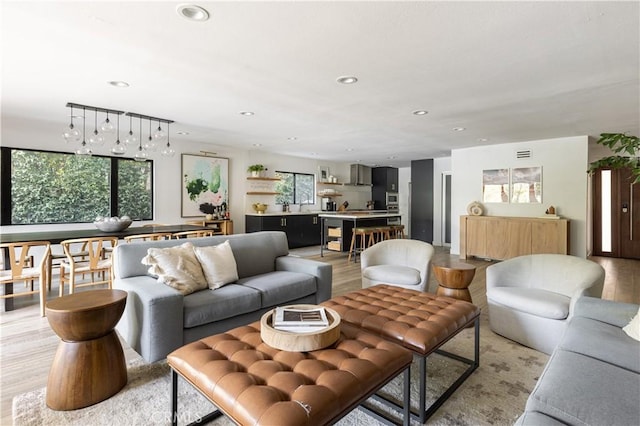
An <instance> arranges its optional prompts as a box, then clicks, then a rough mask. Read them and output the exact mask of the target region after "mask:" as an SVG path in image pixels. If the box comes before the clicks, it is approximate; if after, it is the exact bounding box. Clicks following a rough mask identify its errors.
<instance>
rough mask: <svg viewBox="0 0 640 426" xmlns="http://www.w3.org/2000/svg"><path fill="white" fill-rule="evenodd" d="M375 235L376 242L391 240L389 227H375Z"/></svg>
mask: <svg viewBox="0 0 640 426" xmlns="http://www.w3.org/2000/svg"><path fill="white" fill-rule="evenodd" d="M376 233H377V234H378V238H377V241H378V242H380V241H384V240H390V239H391V226H377V227H376Z"/></svg>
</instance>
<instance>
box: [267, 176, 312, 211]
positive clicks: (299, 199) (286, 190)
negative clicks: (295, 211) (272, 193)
mask: <svg viewBox="0 0 640 426" xmlns="http://www.w3.org/2000/svg"><path fill="white" fill-rule="evenodd" d="M276 176H277V177H279V178H280V181H278V182H277V183H276V185H275V190H276V192H279V194H278V195H276V204H284V203H289V204H314V202H315V192H316V182H315V176H314V175H312V174H308V173H292V172H280V171H276Z"/></svg>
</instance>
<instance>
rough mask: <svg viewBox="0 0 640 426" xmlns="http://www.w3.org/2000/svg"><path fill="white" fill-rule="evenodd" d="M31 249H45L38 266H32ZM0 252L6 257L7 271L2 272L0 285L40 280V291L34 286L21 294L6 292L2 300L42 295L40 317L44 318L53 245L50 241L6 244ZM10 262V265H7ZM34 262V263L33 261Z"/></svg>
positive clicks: (1, 245)
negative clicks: (48, 267) (48, 269)
mask: <svg viewBox="0 0 640 426" xmlns="http://www.w3.org/2000/svg"><path fill="white" fill-rule="evenodd" d="M31 249H40V250H42V249H44V252H43V253H42V258H41V260H40V262H39V263H38V265H37V266H30V265H32V263H30V258H31V256H33V252H31V253H30V250H31ZM0 251H1V252H2V256H3V257H4V259H6V260H5V264H4V265H3V266H4V267H5V268H6V269H3V270H0V284H2V285H5V286H6V285H7V284H13V283H15V282H20V281H24V282H25V283H26V282H31V283H33V281H34V280H36V279H37V280H38V289H37V290H36V289H34V288H33V286H31V287H30V289H29V290H27V291H23V292H20V293H14V292H13V289H12V291H4V292H3V293H4V294H2V295H1V296H0V298H2V299H6V298H9V297H14V298H15V297H19V296H27V295H31V294H36V293H39V294H40V316H44V305H45V302H46V300H47V290H46V288H47V265H48V264H49V257H50V256H51V244H50V243H49V241H30V242H23V243H4V244H0ZM7 260H8V265H7V264H6V262H7ZM31 262H32V261H31Z"/></svg>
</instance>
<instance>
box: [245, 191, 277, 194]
mask: <svg viewBox="0 0 640 426" xmlns="http://www.w3.org/2000/svg"><path fill="white" fill-rule="evenodd" d="M247 195H280V192H267V191H247Z"/></svg>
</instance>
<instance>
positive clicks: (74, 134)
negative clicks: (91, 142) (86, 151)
mask: <svg viewBox="0 0 640 426" xmlns="http://www.w3.org/2000/svg"><path fill="white" fill-rule="evenodd" d="M70 108H71V117H70V118H71V122H70V123H69V126H68V127H66V128H65V129H64V130H63V131H62V137H63V138H64V140H65V141H66V142H80V131H79V130H78V129H76V128H75V126H74V125H73V106H70Z"/></svg>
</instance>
